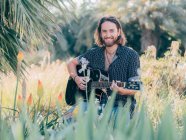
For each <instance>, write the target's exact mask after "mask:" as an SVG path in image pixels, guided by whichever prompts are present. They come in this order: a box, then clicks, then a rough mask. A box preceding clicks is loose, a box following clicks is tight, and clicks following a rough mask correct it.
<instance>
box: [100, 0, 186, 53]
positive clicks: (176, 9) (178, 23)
mask: <svg viewBox="0 0 186 140" xmlns="http://www.w3.org/2000/svg"><path fill="white" fill-rule="evenodd" d="M108 6H109V8H107V9H106V8H103V7H108ZM99 7H100V11H101V12H100V13H105V14H108V13H110V14H114V15H116V16H117V17H120V20H121V21H122V22H123V23H125V24H127V23H134V22H135V23H138V26H139V28H140V30H141V39H140V41H141V52H144V51H145V50H146V49H147V47H148V46H150V45H154V46H156V48H157V49H160V46H161V43H162V41H163V40H161V37H160V36H161V35H162V34H163V33H164V32H167V33H168V35H169V36H170V37H174V38H180V39H181V42H182V45H184V46H185V48H186V43H185V41H186V39H185V37H184V34H185V33H186V27H185V25H186V3H185V0H177V1H176V0H175V1H174V0H165V1H162V0H130V1H126V0H125V1H123V0H117V1H114V2H112V1H111V0H108V1H101V3H100V5H99Z"/></svg>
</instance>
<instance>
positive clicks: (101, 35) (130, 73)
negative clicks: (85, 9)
mask: <svg viewBox="0 0 186 140" xmlns="http://www.w3.org/2000/svg"><path fill="white" fill-rule="evenodd" d="M94 39H95V43H96V44H97V45H98V46H99V47H97V48H94V49H91V50H89V51H87V52H86V53H84V54H82V55H80V56H79V57H76V58H74V59H73V60H71V61H70V62H69V63H68V64H67V67H68V71H69V74H70V76H71V77H72V78H73V79H74V81H75V82H76V84H77V86H78V87H79V88H80V89H81V90H85V88H86V86H85V84H86V79H85V77H80V76H78V75H77V71H76V66H77V65H78V64H80V59H81V58H82V57H84V58H86V59H87V60H88V61H89V66H90V67H92V68H94V69H100V70H104V71H107V72H108V74H109V81H112V85H111V86H110V89H107V94H104V95H103V97H102V98H103V100H101V101H100V104H105V103H106V98H107V95H110V94H111V93H112V92H113V91H115V92H116V93H117V95H116V99H115V102H114V108H117V107H118V105H119V103H121V104H123V106H124V105H125V104H126V102H127V98H128V97H130V98H131V101H132V102H131V103H132V104H131V107H130V109H131V113H132V112H133V110H134V107H135V104H136V101H135V99H134V94H135V91H134V90H128V89H124V88H123V87H118V86H117V84H116V81H121V82H127V81H131V80H133V79H136V78H138V72H137V70H138V68H139V67H140V61H139V56H138V54H137V53H136V52H135V51H134V50H132V49H130V48H128V47H126V46H124V45H125V43H126V38H125V35H124V33H123V31H122V28H121V24H120V22H119V21H118V20H117V19H116V18H115V17H113V16H106V17H102V18H101V19H100V21H99V23H98V27H97V29H96V31H95V34H94Z"/></svg>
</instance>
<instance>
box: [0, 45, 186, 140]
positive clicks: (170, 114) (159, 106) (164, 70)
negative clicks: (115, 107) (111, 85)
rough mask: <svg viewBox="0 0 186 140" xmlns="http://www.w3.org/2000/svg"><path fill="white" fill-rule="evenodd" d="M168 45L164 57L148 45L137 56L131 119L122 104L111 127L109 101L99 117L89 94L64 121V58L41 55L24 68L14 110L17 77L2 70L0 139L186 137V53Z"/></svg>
mask: <svg viewBox="0 0 186 140" xmlns="http://www.w3.org/2000/svg"><path fill="white" fill-rule="evenodd" d="M171 47H172V48H170V50H169V51H167V52H166V53H165V57H163V58H158V59H156V58H155V56H154V50H153V47H150V48H149V49H148V50H147V52H146V53H145V54H143V55H141V57H140V61H141V80H142V82H143V87H142V89H141V91H140V92H137V93H136V95H135V98H136V100H137V108H136V110H135V115H134V118H133V119H132V121H130V123H129V124H128V125H126V124H127V121H126V118H127V117H126V116H127V113H126V112H127V111H126V110H127V107H126V108H125V109H124V110H123V109H121V111H120V114H119V116H118V119H117V121H116V124H117V125H116V127H113V122H112V121H111V122H110V121H108V120H109V117H108V116H109V111H110V108H111V104H112V103H110V104H109V105H108V106H107V107H106V109H105V113H104V116H103V117H102V118H99V117H98V116H97V115H96V113H95V112H96V107H95V103H94V101H93V99H92V101H91V103H90V109H88V111H87V113H86V114H85V115H84V114H83V112H82V111H81V106H78V107H77V108H78V109H77V110H75V111H74V112H75V113H74V114H73V116H74V118H75V119H74V120H73V122H72V123H70V124H69V123H68V122H66V120H65V119H64V113H65V112H66V111H67V110H68V109H69V108H70V106H67V105H66V103H65V100H64V96H65V95H64V94H65V89H66V84H67V80H68V77H69V74H68V71H67V67H66V61H61V60H56V61H53V62H50V61H46V59H43V60H41V61H40V63H38V64H31V65H30V66H29V67H27V68H26V74H25V75H26V78H20V79H19V83H18V85H17V87H18V88H17V97H16V107H15V110H14V102H15V99H14V97H15V91H16V81H17V80H16V79H17V78H16V76H15V75H14V74H13V73H11V72H10V73H8V74H7V75H5V74H1V75H0V77H1V79H0V80H1V84H0V92H1V102H0V106H1V110H0V122H1V123H0V126H1V128H0V129H1V131H0V138H1V139H12V138H14V139H33V137H34V138H35V139H85V140H87V139H123V138H126V139H136V138H138V139H175V138H176V139H185V138H186V136H185V135H186V109H185V106H186V98H185V94H186V56H180V54H179V53H178V48H176V47H174V46H171ZM111 102H112V101H111ZM80 104H81V103H80ZM13 112H15V114H13ZM124 114H125V115H124ZM108 122H109V123H108ZM120 122H121V123H120Z"/></svg>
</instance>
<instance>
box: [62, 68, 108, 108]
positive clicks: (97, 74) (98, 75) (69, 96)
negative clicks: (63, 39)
mask: <svg viewBox="0 0 186 140" xmlns="http://www.w3.org/2000/svg"><path fill="white" fill-rule="evenodd" d="M76 69H77V74H78V76H83V77H84V76H87V74H88V70H89V77H90V80H89V82H88V83H87V95H88V98H89V97H90V93H91V90H92V89H91V82H92V81H100V80H108V74H107V73H106V72H104V71H100V70H98V69H91V68H88V69H86V70H85V72H81V66H80V65H78V66H77V67H76ZM95 92H96V94H97V95H99V94H101V93H102V92H103V91H102V90H101V89H96V90H95ZM78 96H81V97H82V98H83V99H84V100H86V98H87V97H86V91H85V90H80V89H79V88H78V86H77V84H76V83H75V81H74V80H73V79H72V78H71V77H70V78H69V79H68V83H67V87H66V93H65V101H66V103H67V104H68V105H74V104H75V103H76V97H78Z"/></svg>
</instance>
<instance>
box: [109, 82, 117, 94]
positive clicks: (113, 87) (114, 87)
mask: <svg viewBox="0 0 186 140" xmlns="http://www.w3.org/2000/svg"><path fill="white" fill-rule="evenodd" d="M110 89H111V90H112V91H115V92H118V91H119V87H118V86H117V83H116V82H115V81H114V80H113V81H112V84H111V86H110Z"/></svg>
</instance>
